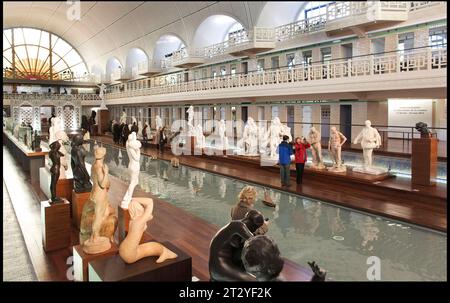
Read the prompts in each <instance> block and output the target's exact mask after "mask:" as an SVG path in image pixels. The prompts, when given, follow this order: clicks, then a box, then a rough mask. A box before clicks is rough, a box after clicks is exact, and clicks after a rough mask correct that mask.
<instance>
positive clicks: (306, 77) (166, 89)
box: [106, 47, 447, 99]
mask: <svg viewBox="0 0 450 303" xmlns="http://www.w3.org/2000/svg"><path fill="white" fill-rule="evenodd" d="M446 68H447V49H446V48H445V49H437V50H434V49H432V48H431V47H427V48H422V49H415V50H411V51H407V52H391V53H385V54H384V55H377V56H375V55H373V54H372V55H365V56H359V57H355V58H350V59H339V60H333V61H329V62H326V63H320V62H319V63H313V64H310V65H297V66H294V67H292V68H288V67H283V68H279V69H273V70H268V71H256V72H250V73H248V74H237V75H227V76H221V77H216V78H212V79H203V80H193V81H188V82H181V83H175V84H168V85H163V86H155V87H151V88H145V89H141V90H131V91H126V92H120V93H109V94H107V95H106V96H107V99H115V98H125V97H135V96H145V95H160V94H173V93H187V92H197V91H210V90H218V89H232V88H239V87H254V86H267V85H277V84H285V83H291V84H294V83H301V82H305V81H316V80H332V79H342V78H352V79H357V78H358V77H366V76H380V75H385V74H399V73H404V72H417V71H427V70H428V71H431V70H436V69H446Z"/></svg>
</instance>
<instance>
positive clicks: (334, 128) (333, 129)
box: [330, 126, 337, 134]
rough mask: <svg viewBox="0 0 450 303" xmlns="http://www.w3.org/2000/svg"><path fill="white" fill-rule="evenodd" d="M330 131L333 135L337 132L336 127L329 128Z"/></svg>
mask: <svg viewBox="0 0 450 303" xmlns="http://www.w3.org/2000/svg"><path fill="white" fill-rule="evenodd" d="M330 131H331V132H332V133H333V134H334V133H335V132H336V131H337V130H336V127H335V126H332V127H331V128H330Z"/></svg>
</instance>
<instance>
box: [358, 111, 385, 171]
mask: <svg viewBox="0 0 450 303" xmlns="http://www.w3.org/2000/svg"><path fill="white" fill-rule="evenodd" d="M364 124H365V126H364V127H363V129H362V130H361V132H360V133H359V134H358V136H356V138H355V140H354V141H353V144H358V143H359V142H361V147H362V149H363V157H364V165H363V166H362V167H355V168H353V171H356V172H361V173H366V174H371V175H380V174H384V173H386V170H385V169H382V168H375V167H373V166H372V162H373V155H372V152H373V149H374V148H379V147H380V146H381V136H380V134H379V133H378V131H377V130H376V129H375V128H373V127H372V126H371V125H372V123H371V122H370V120H366V121H365V122H364Z"/></svg>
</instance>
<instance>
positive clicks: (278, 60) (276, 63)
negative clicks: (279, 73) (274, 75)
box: [270, 56, 280, 68]
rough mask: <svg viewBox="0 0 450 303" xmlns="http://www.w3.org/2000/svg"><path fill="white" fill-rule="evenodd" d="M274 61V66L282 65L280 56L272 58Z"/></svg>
mask: <svg viewBox="0 0 450 303" xmlns="http://www.w3.org/2000/svg"><path fill="white" fill-rule="evenodd" d="M270 60H271V62H272V68H278V67H280V58H279V57H278V56H276V57H272V58H270Z"/></svg>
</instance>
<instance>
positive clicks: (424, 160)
mask: <svg viewBox="0 0 450 303" xmlns="http://www.w3.org/2000/svg"><path fill="white" fill-rule="evenodd" d="M437 145H438V142H437V139H436V138H420V139H412V157H411V175H412V178H411V182H412V184H416V185H425V186H432V185H436V176H437V165H438V161H437Z"/></svg>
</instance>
